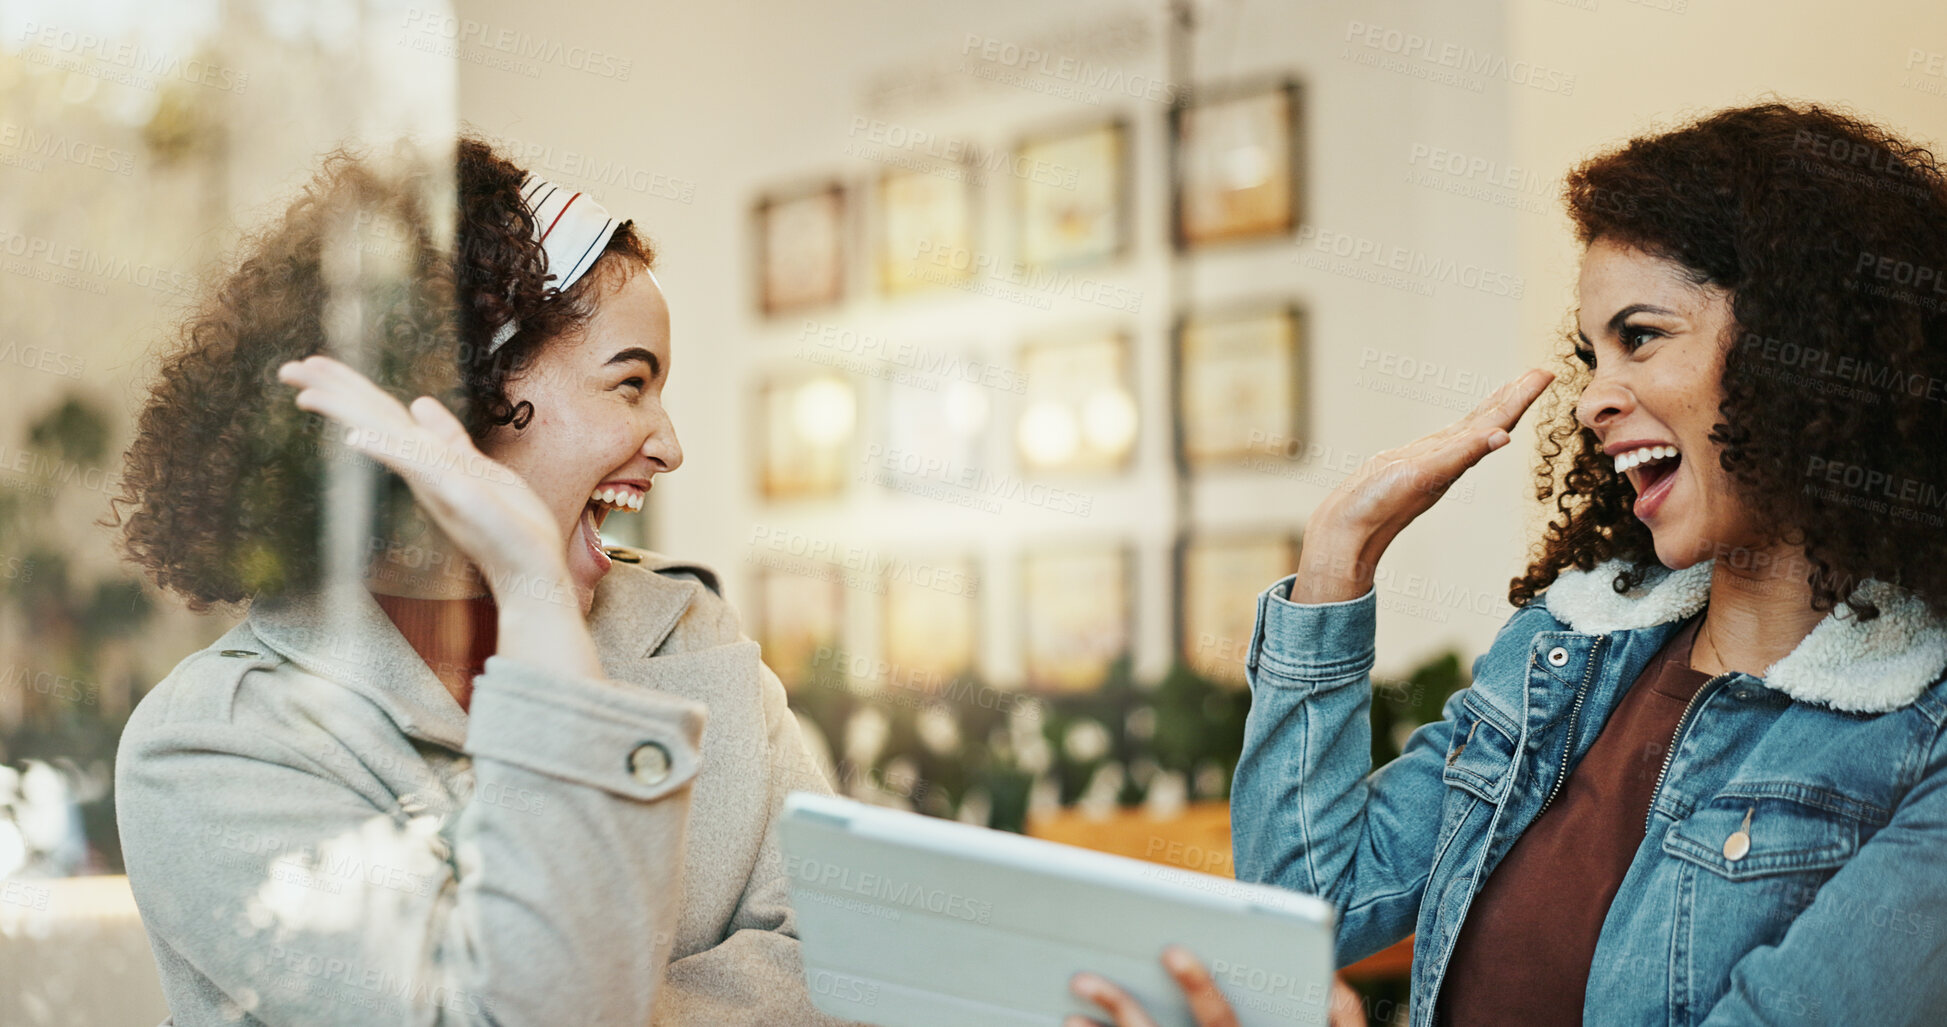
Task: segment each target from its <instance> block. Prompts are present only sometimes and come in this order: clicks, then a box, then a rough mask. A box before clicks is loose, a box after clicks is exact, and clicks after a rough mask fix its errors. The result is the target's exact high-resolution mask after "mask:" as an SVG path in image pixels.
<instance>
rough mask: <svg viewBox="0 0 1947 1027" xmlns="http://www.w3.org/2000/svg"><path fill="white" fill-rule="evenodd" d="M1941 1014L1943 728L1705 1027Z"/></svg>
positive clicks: (1945, 945)
mask: <svg viewBox="0 0 1947 1027" xmlns="http://www.w3.org/2000/svg"><path fill="white" fill-rule="evenodd" d="M1815 1022H1816V1023H1870V1024H1876V1025H1884V1027H1893V1025H1898V1024H1910V1025H1913V1027H1921V1025H1932V1024H1939V1023H1943V1022H1947V734H1943V735H1936V737H1935V739H1934V742H1933V746H1932V754H1931V756H1930V758H1929V759H1928V760H1927V764H1926V766H1925V768H1924V776H1922V777H1921V778H1920V780H1919V783H1918V784H1916V785H1915V786H1914V787H1913V788H1911V789H1910V790H1908V792H1907V794H1906V796H1905V797H1904V798H1903V799H1902V800H1901V801H1900V804H1899V806H1898V807H1896V808H1895V809H1894V810H1893V817H1892V819H1891V820H1889V821H1888V822H1887V824H1886V826H1884V827H1882V828H1880V829H1879V832H1878V833H1876V834H1874V835H1873V836H1872V838H1871V839H1869V840H1868V841H1867V842H1866V844H1865V845H1862V846H1860V848H1859V851H1858V852H1856V853H1854V854H1853V857H1852V858H1851V859H1850V860H1847V861H1846V864H1845V865H1844V866H1842V867H1840V868H1839V870H1838V872H1837V873H1835V874H1833V875H1832V876H1831V877H1830V878H1828V879H1827V880H1826V882H1825V884H1824V885H1822V886H1820V888H1819V891H1818V894H1817V895H1816V896H1814V897H1813V899H1812V904H1811V905H1810V906H1808V907H1806V908H1805V910H1804V911H1803V912H1801V913H1799V915H1798V916H1797V918H1795V919H1794V920H1793V921H1792V924H1791V926H1790V927H1789V928H1787V929H1786V930H1785V935H1784V937H1783V938H1781V939H1779V941H1778V943H1777V944H1776V945H1762V946H1759V947H1758V948H1755V949H1752V950H1751V951H1750V952H1748V953H1745V955H1744V956H1743V958H1741V959H1739V960H1738V961H1737V963H1736V964H1734V965H1733V966H1732V967H1731V980H1730V989H1729V990H1728V991H1727V992H1725V994H1724V995H1723V997H1721V998H1720V999H1718V1001H1717V1004H1716V1005H1715V1006H1713V1007H1711V1010H1710V1015H1709V1016H1708V1017H1707V1018H1706V1019H1704V1020H1703V1023H1704V1024H1705V1025H1706V1027H1729V1025H1731V1024H1774V1023H1815Z"/></svg>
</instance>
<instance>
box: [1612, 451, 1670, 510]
mask: <svg viewBox="0 0 1947 1027" xmlns="http://www.w3.org/2000/svg"><path fill="white" fill-rule="evenodd" d="M1682 463H1683V454H1682V453H1680V452H1678V451H1677V447H1675V446H1661V445H1659V446H1639V447H1637V448H1635V449H1632V450H1629V451H1628V452H1626V453H1619V454H1617V456H1616V472H1617V473H1619V474H1623V475H1626V476H1627V477H1628V478H1629V483H1630V484H1631V485H1633V486H1635V488H1636V504H1635V513H1636V516H1637V517H1639V518H1645V517H1648V516H1650V515H1651V514H1653V513H1655V512H1656V509H1657V507H1659V506H1662V505H1663V497H1664V496H1666V495H1668V494H1669V492H1670V489H1671V487H1672V486H1674V485H1675V484H1676V473H1677V467H1678V466H1679V465H1681V464H1682Z"/></svg>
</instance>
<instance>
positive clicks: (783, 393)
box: [752, 371, 859, 500]
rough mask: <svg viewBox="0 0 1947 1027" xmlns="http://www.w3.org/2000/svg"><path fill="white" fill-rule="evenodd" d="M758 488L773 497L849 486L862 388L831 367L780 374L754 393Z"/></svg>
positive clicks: (817, 494)
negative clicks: (827, 369)
mask: <svg viewBox="0 0 1947 1027" xmlns="http://www.w3.org/2000/svg"><path fill="white" fill-rule="evenodd" d="M754 406H755V422H756V424H755V429H754V431H753V436H752V437H753V438H754V439H755V440H756V443H757V459H756V460H755V461H754V463H755V465H756V470H757V479H758V481H757V486H758V492H759V493H760V494H761V495H762V496H763V497H764V498H765V499H770V500H784V499H814V498H823V497H831V496H836V495H839V494H840V493H842V492H844V491H845V485H846V481H847V480H848V478H849V474H848V471H849V470H850V467H849V464H850V462H851V457H852V451H853V449H854V448H855V446H854V442H855V440H856V438H857V432H858V417H859V390H858V387H857V386H856V385H855V384H854V383H853V382H852V380H851V379H850V378H847V377H845V376H844V375H841V374H837V373H835V372H830V371H814V372H808V373H787V374H776V375H772V376H769V377H766V378H763V379H761V380H760V381H759V383H758V386H757V389H756V395H755V404H754Z"/></svg>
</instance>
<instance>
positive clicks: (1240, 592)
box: [1175, 531, 1298, 688]
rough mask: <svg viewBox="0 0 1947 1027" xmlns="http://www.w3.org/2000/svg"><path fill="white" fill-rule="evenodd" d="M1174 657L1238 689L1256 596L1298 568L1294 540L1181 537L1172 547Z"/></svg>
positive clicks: (1270, 535) (1282, 536)
mask: <svg viewBox="0 0 1947 1027" xmlns="http://www.w3.org/2000/svg"><path fill="white" fill-rule="evenodd" d="M1175 563H1176V596H1175V601H1176V652H1177V658H1178V659H1179V660H1181V661H1182V662H1183V663H1184V664H1185V665H1187V666H1188V667H1189V668H1190V669H1191V670H1192V671H1195V672H1196V673H1197V674H1198V675H1200V676H1202V677H1204V678H1206V679H1208V680H1211V681H1216V682H1219V683H1221V684H1225V685H1229V686H1232V687H1237V688H1243V687H1245V686H1246V684H1247V682H1246V679H1245V674H1244V669H1245V665H1246V661H1247V660H1248V659H1249V656H1250V645H1251V634H1252V632H1253V630H1254V629H1255V627H1256V621H1257V597H1258V595H1259V593H1261V592H1263V591H1264V590H1265V589H1267V588H1269V587H1271V586H1272V585H1273V584H1275V583H1276V582H1277V581H1278V580H1280V579H1281V578H1283V577H1285V576H1286V575H1288V574H1290V573H1291V572H1292V570H1293V569H1294V568H1296V567H1297V565H1298V537H1297V536H1296V535H1294V534H1291V533H1289V532H1282V531H1265V532H1257V533H1237V534H1227V535H1212V536H1184V537H1183V538H1182V539H1180V540H1179V542H1178V544H1177V547H1176V560H1175Z"/></svg>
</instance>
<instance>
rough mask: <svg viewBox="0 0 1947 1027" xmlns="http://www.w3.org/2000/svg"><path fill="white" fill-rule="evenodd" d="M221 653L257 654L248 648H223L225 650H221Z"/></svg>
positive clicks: (232, 654)
mask: <svg viewBox="0 0 1947 1027" xmlns="http://www.w3.org/2000/svg"><path fill="white" fill-rule="evenodd" d="M223 655H225V656H255V655H257V654H256V653H254V652H251V651H250V650H248V649H225V650H223Z"/></svg>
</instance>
